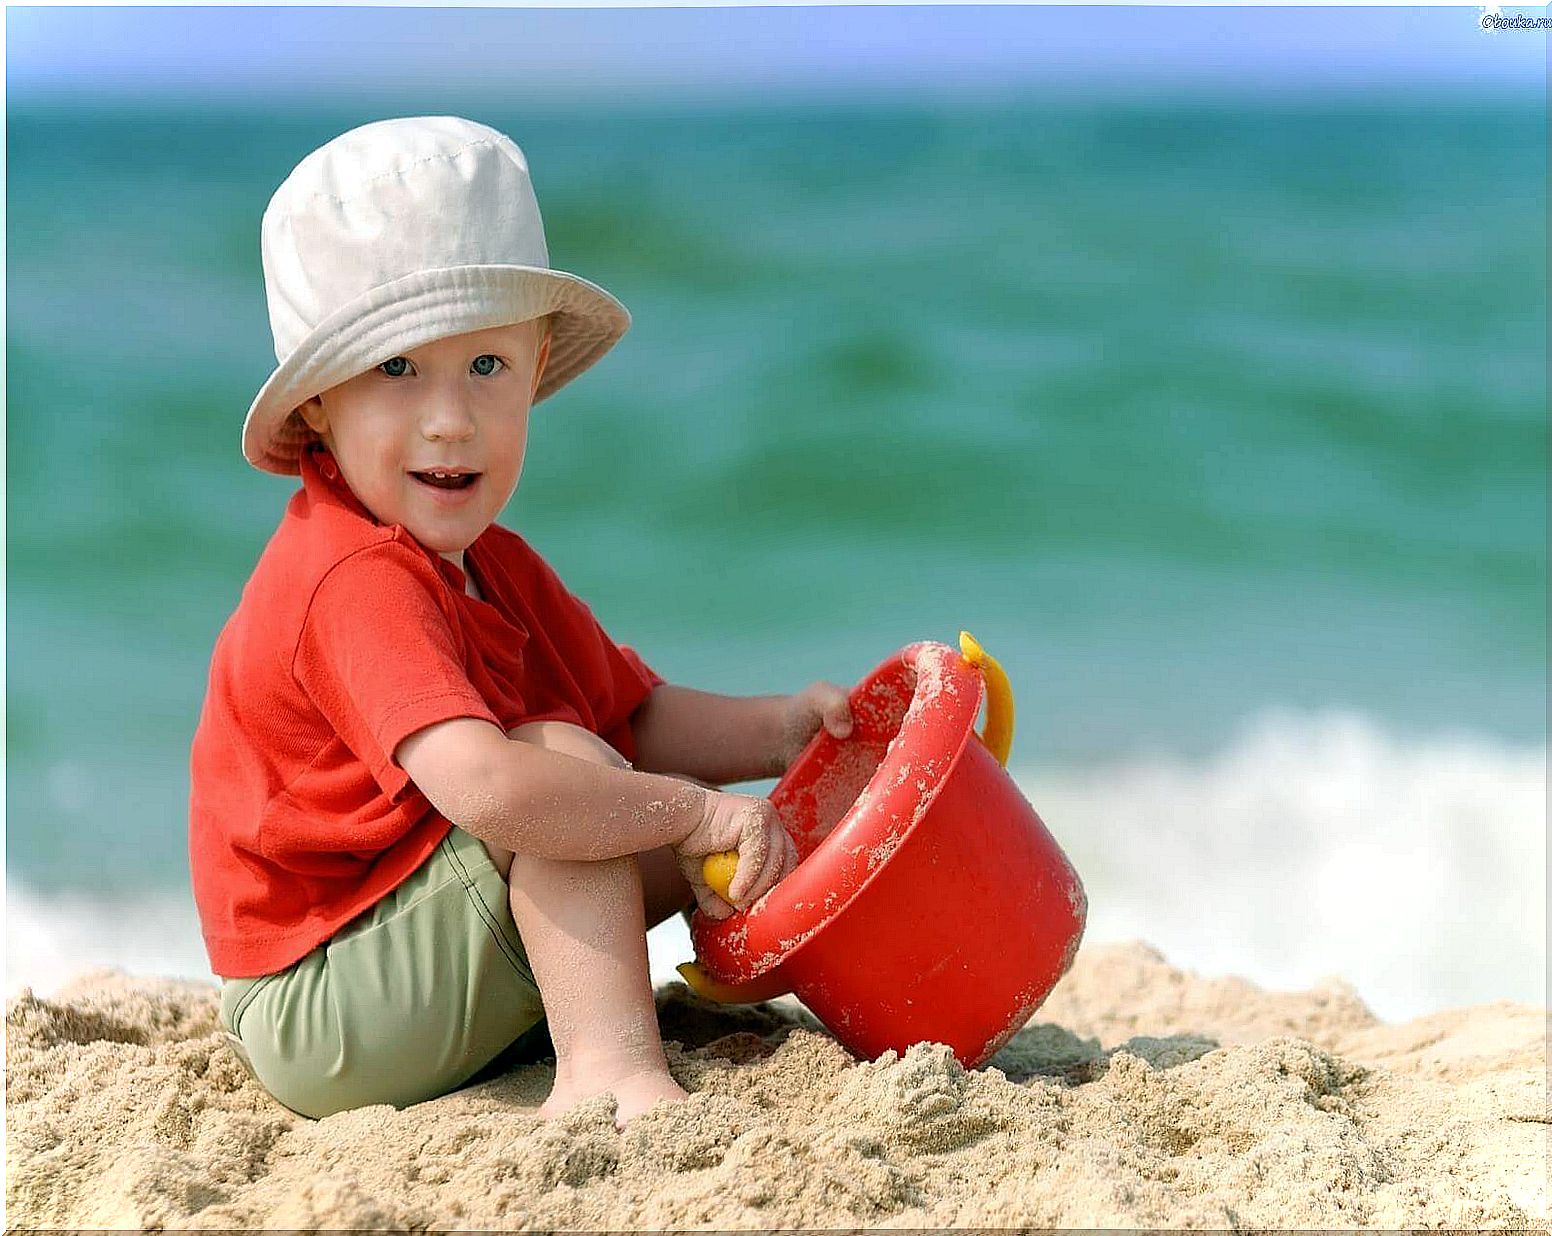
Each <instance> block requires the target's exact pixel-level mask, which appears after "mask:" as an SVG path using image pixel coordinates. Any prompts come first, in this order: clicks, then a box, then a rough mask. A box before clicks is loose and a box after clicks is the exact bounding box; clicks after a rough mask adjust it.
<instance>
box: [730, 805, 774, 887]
mask: <svg viewBox="0 0 1552 1236" xmlns="http://www.w3.org/2000/svg"><path fill="white" fill-rule="evenodd" d="M769 854H770V840H769V838H767V837H766V835H765V829H764V828H763V827H761V826H760V825H759V824H758V823H756V824H755V825H754V827H752V828H747V829H745V830H744V835H743V839H742V840H741V842H740V843H739V847H738V870H737V871H736V872H734V874H733V880H732V882H731V883H730V884H729V885H728V900H729V901H731V902H732V903H733V904H734V905H737V904H738V903H739V902H741V901H743V900H744V894H746V893H747V892H748V891H749V889H750V888H751V887H752V886H753V885H754V882H755V881H756V880H758V879H759V878H760V872H761V871H762V870H763V869H764V867H765V860H766V858H767V857H768V856H769Z"/></svg>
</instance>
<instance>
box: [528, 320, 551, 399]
mask: <svg viewBox="0 0 1552 1236" xmlns="http://www.w3.org/2000/svg"><path fill="white" fill-rule="evenodd" d="M549 359H550V329H549V327H548V326H546V327H545V329H544V338H543V340H541V341H540V343H539V355H538V358H537V359H536V360H535V361H534V379H533V390H531V391H529V392H528V399H529V402H530V403H531V402H533V397H534V396H535V395H537V394H538V393H539V382H540V381H541V380H542V379H543V377H544V366H545V365H546V364H548V363H549Z"/></svg>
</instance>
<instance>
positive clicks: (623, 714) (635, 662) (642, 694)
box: [535, 555, 665, 761]
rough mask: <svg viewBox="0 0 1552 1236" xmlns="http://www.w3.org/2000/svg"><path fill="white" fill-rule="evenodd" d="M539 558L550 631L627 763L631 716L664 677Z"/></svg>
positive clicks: (631, 751)
mask: <svg viewBox="0 0 1552 1236" xmlns="http://www.w3.org/2000/svg"><path fill="white" fill-rule="evenodd" d="M535 558H536V566H537V569H538V571H539V576H540V584H541V586H542V590H543V600H544V605H545V608H546V610H548V611H549V612H547V613H546V614H545V615H544V621H545V622H546V624H547V625H549V624H553V625H549V629H551V630H557V631H561V632H564V644H563V651H564V653H565V656H566V658H567V660H568V662H570V667H571V670H572V673H573V675H574V676H575V677H576V678H577V680H578V681H579V682H581V683H582V684H583V687H584V688H585V689H586V690H587V691H588V693H589V696H590V700H589V702H590V703H591V705H592V709H593V716H594V718H595V721H596V724H597V727H598V736H599V737H600V738H602V739H603V740H604V741H605V742H607V743H608V744H609V745H610V746H612V747H613V748H614V749H615V750H616V751H618V752H619V753H620V754H621V755H623V756H624V757H625V758H626V759H627V760H632V761H634V760H635V758H636V739H635V736H634V735H633V734H632V733H631V728H630V717H631V714H632V713H633V712H635V711H636V709H637V708H638V707H639V706H640V705H641V703H642V701H643V700H645V699H646V698H647V696H649V695H651V694H652V688H653V687H655V686H658V685H659V684H660V683H662V682H664V681H665V679H664V678H663V677H662V676H661V675H660V674H658V673H657V671H655V670H654V669H653V668H652V667H651V666H650V665H648V664H647V663H646V661H645V660H643V659H642V657H641V654H640V653H638V652H637V651H636V650H635V649H634V648H631V647H630V646H628V645H626V644H617V643H615V641H614V640H613V639H612V638H611V637H610V635H609V633H608V632H607V631H605V630H604V628H603V624H602V623H600V622H599V621H598V619H597V618H596V617H595V616H594V615H593V611H592V609H591V608H589V606H588V605H587V603H586V602H585V601H583V600H582V598H581V597H579V596H577V595H575V594H574V593H573V592H572V591H571V590H570V589H568V588H567V587H566V585H565V584H564V583H563V582H562V581H561V578H560V576H559V575H557V574H556V573H555V571H554V570H553V568H551V567H550V565H549V564H548V563H547V562H545V561H544V560H543V559H542V558H538V557H537V555H535Z"/></svg>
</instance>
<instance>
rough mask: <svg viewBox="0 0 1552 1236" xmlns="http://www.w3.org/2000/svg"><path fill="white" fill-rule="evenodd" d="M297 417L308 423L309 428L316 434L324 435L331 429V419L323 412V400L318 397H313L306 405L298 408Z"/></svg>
mask: <svg viewBox="0 0 1552 1236" xmlns="http://www.w3.org/2000/svg"><path fill="white" fill-rule="evenodd" d="M296 411H297V415H299V416H300V417H301V418H302V419H303V420H304V421H306V422H307V427H308V428H309V429H311V430H312V431H313V432H314V433H316V434H321V433H323V431H324V430H326V429H327V428H328V427H329V418H328V417H327V416H326V415H325V414H324V411H323V400H321V399H319V398H318V396H317V395H314V396H312V397H311V398H310V399H308V401H307V402H306V403H299V404H297V406H296Z"/></svg>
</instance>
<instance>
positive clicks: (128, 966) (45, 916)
mask: <svg viewBox="0 0 1552 1236" xmlns="http://www.w3.org/2000/svg"><path fill="white" fill-rule="evenodd" d="M0 914H3V916H4V919H5V994H6V996H7V997H8V998H9V997H11V996H14V995H17V994H18V993H20V992H21V990H22V989H23V988H24V987H30V988H32V990H33V993H34V994H35V995H39V996H48V995H52V994H53V993H54V992H56V991H58V990H59V989H60V988H61V987H63V986H64V985H65V984H66V983H67V982H69V981H70V980H71V979H72V978H74V977H75V976H76V975H78V974H80V973H82V972H83V971H86V970H90V969H93V968H95V967H98V966H112V967H114V968H116V969H120V970H125V971H127V972H129V973H130V974H143V975H152V976H162V977H171V978H192V979H202V980H204V981H206V982H212V983H213V982H216V981H217V980H216V979H215V978H214V976H213V975H212V974H211V973H210V968H209V965H208V963H207V961H206V958H205V951H204V945H203V944H202V943H201V941H200V934H199V918H198V916H197V914H196V913H195V910H194V903H193V901H192V900H190V899H189V898H187V897H179V896H175V895H173V894H170V893H169V894H165V895H159V896H156V897H153V898H147V899H146V900H145V901H142V902H139V903H133V904H132V903H128V902H112V903H104V902H100V901H96V900H94V899H92V898H91V897H90V896H88V895H87V894H84V893H74V892H72V893H63V894H49V895H43V894H40V893H38V892H36V891H34V890H32V889H30V888H28V887H27V886H26V885H24V884H19V883H18V882H16V881H14V880H7V881H6V884H5V890H4V892H3V893H0ZM647 951H648V954H649V958H650V962H651V971H652V981H653V983H655V984H662V983H668V982H673V981H675V980H677V979H678V978H679V975H678V972H677V971H676V970H675V969H674V967H675V966H676V965H678V963H679V962H681V961H689V960H690V959H691V958H692V957H693V956H694V955H695V954H694V950H693V949H692V948H691V946H690V933H689V931H688V930H687V929H686V927H685V924H684V920H683V919H681V918H680V917H679V916H678V915H674V916H673V917H672V918H670V919H669V920H668V921H667V922H665V923H662V924H660V925H659V926H657V927H656V928H654V929H653V930H652V931H651V932H649V933H648V935H647Z"/></svg>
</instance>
